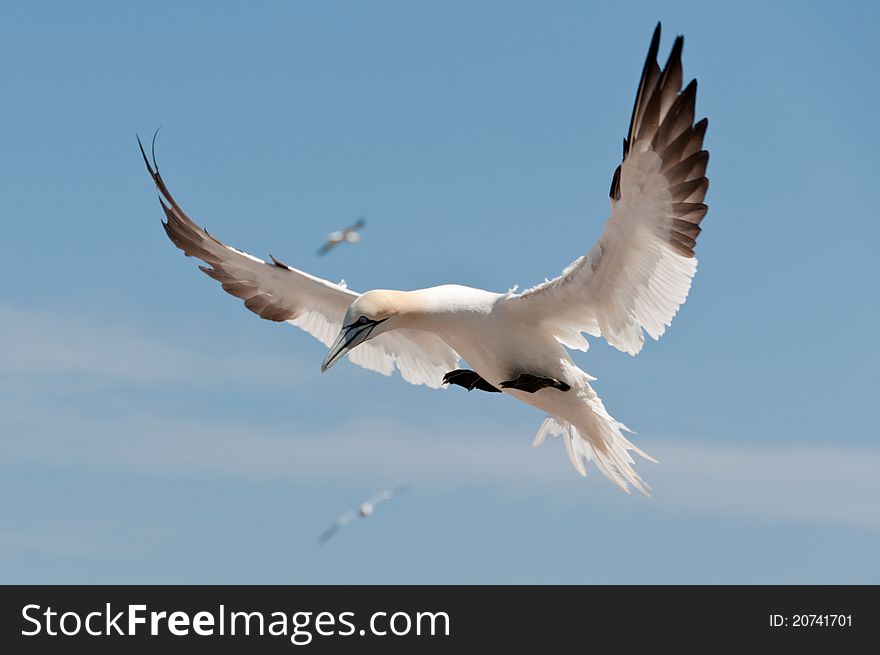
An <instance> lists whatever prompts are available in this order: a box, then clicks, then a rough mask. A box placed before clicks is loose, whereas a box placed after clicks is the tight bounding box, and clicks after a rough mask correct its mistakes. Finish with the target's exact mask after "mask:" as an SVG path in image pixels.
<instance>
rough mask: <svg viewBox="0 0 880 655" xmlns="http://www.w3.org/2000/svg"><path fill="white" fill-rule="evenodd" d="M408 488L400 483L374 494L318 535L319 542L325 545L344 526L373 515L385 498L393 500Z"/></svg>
mask: <svg viewBox="0 0 880 655" xmlns="http://www.w3.org/2000/svg"><path fill="white" fill-rule="evenodd" d="M408 488H409V487H408V486H406V485H400V486H397V487H392V488H391V489H383V490H382V491H380V492H379V493H377V494H376V495H375V496H372V497H371V498H369V499H367V500H365V501H364V502H362V503H361V504H360V505H359V506H358V508H357V509H355V510H351V511H350V512H345V513H344V514H343V515H342V516H340V517H339V518H338V519H336V521H335V522H334V523H333V525H331V526H330V527H329V528H327V529H326V530H324V532H322V533H321V536H320V537H318V543H319V544H321V545H322V546H323V545H324V544H326V543H327V542H328V541H329V540H330V537H332V536H333V535H334V534H336V533H337V532H339V530H340V529H342V528H344V527H345V526H346V525H348V524H349V523H351V522H352V521H353V520H354V519H356V518H362V519H365V518H367V517H369V516H372V514H373V510H375V509H376V505H378V504H379V503H381V502H382V501H383V500H391V499H392V498H394V497H395V496H397V495H398V494H402V493H403V492H404V491H406V490H407V489H408Z"/></svg>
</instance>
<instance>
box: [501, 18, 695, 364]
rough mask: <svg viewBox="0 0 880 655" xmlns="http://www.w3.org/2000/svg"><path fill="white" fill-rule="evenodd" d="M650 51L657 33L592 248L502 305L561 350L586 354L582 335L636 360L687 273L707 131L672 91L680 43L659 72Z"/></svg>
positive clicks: (691, 90)
mask: <svg viewBox="0 0 880 655" xmlns="http://www.w3.org/2000/svg"><path fill="white" fill-rule="evenodd" d="M659 44H660V24H659V23H658V24H657V28H656V30H655V31H654V37H653V39H652V40H651V46H650V48H649V50H648V57H647V59H646V61H645V67H644V70H643V71H642V79H641V82H640V84H639V90H638V93H637V94H636V101H635V106H634V107H633V113H632V119H631V121H630V128H629V134H628V136H627V138H626V139H624V142H623V163H622V164H621V165H620V166H618V167H617V170H616V171H615V172H614V177H613V179H612V182H611V194H610V195H611V216H610V218H609V219H608V222H607V223H606V225H605V230H604V231H603V232H602V235H601V236H600V238H599V241H598V242H597V243H596V244H595V245H594V246H593V248H592V250H590V252H589V253H587V254H586V255H585V256H583V257H581V258H579V259H578V260H576V261H575V262H574V263H572V264H571V265H570V266H569V267H568V268H566V269H565V271H563V273H562V275H561V276H559V277H557V278H556V279H554V280H549V281H547V282H544V283H543V284H540V285H538V286H536V287H533V288H531V289H529V290H527V291H525V292H523V293H522V294H521V295H517V296H512V297H511V298H510V299H509V302H510V306H511V307H512V308H515V310H516V311H520V312H525V313H527V314H528V315H529V316H530V317H532V318H533V319H534V320H536V321H540V322H542V323H543V324H544V325H546V326H547V327H548V328H549V329H550V330H551V332H552V333H553V334H554V335H555V336H556V338H557V339H558V340H559V341H560V342H562V343H563V344H565V345H566V346H569V347H571V348H576V349H579V350H586V349H587V347H588V344H587V341H586V340H585V339H584V337H583V335H582V333H583V332H586V333H588V334H591V335H593V336H602V337H604V338H605V339H606V340H607V341H608V343H610V344H611V345H612V346H614V347H615V348H617V349H618V350H622V351H624V352H627V353H629V354H631V355H634V354H636V353H637V352H639V350H641V349H642V346H643V345H644V342H645V339H644V335H643V333H642V331H643V330H644V331H645V332H647V333H648V334H649V335H650V336H651V337H652V338H653V339H659V338H660V336H661V335H662V334H663V332H664V331H665V330H666V328H667V327H668V326H669V325H670V323H671V322H672V318H673V317H674V316H675V314H676V312H677V311H678V308H679V307H680V306H681V305H682V303H684V301H685V298H686V297H687V294H688V291H689V290H690V286H691V280H692V279H693V276H694V273H695V272H696V269H697V260H696V258H695V257H694V246H695V245H696V239H697V236H698V235H699V233H700V222H701V221H702V220H703V217H704V216H705V215H706V209H707V208H706V205H705V204H704V203H703V200H704V198H705V196H706V190H707V189H708V187H709V181H708V179H707V178H706V176H705V173H706V165H707V163H708V161H709V153H708V152H707V151H705V150H703V136H704V135H705V133H706V126H707V125H708V121H707V120H706V119H705V118H704V119H702V120H701V121H699V122H697V123H694V107H695V103H696V94H697V81H696V80H692V81H691V82H690V83H689V84H688V85H687V86H686V87H685V88H684V89H683V90H681V85H682V66H681V51H682V46H683V45H684V38H683V37H681V36H679V37H677V38H676V39H675V43H674V45H673V47H672V52H671V54H670V55H669V60H668V61H667V63H666V66H665V68H664V69H663V70H662V71H661V70H660V67H659V66H658V64H657V50H658V47H659Z"/></svg>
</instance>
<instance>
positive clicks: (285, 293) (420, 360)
mask: <svg viewBox="0 0 880 655" xmlns="http://www.w3.org/2000/svg"><path fill="white" fill-rule="evenodd" d="M141 152H142V154H143V155H144V161H145V162H146V164H147V168H148V170H149V171H150V175H151V176H152V177H153V181H154V182H155V183H156V188H157V189H158V191H159V194H160V199H159V200H160V203H161V205H162V209H163V210H164V212H165V216H166V218H167V222H163V226H164V227H165V231H166V233H167V234H168V237H169V238H170V239H171V241H172V242H173V243H174V244H175V245H176V246H177V247H178V248H180V249H181V250H183V251H184V253H185V254H186V255H187V256H188V257H189V256H194V257H197V258H199V259H201V260H202V261H204V262H205V263H206V264H208V266H200V267H199V268H201V270H202V271H204V272H205V273H206V274H208V275H209V276H211V277H212V278H214V279H215V280H217V281H218V282H220V283H221V285H222V286H223V289H224V290H225V291H227V292H228V293H230V294H232V295H234V296H237V297H238V298H241V299H242V300H244V304H245V307H247V308H248V309H250V310H251V311H252V312H254V313H256V314H258V315H259V316H260V317H262V318H265V319H267V320H270V321H279V322H280V321H286V322H287V323H290V324H291V325H295V326H297V327H299V328H302V329H303V330H305V331H306V332H308V333H309V334H311V335H312V336H314V337H315V338H316V339H318V341H320V342H321V343H323V344H324V345H326V346H329V345H330V344H331V343H333V340H334V339H335V338H336V335H337V334H338V333H339V330H340V329H341V327H342V320H343V318H344V316H345V312H346V310H347V309H348V306H349V305H350V304H351V303H352V301H353V300H354V299H355V298H357V297H358V296H359V295H360V294H358V293H356V292H354V291H351V290H350V289H348V288H347V287H346V286H344V285H340V284H334V283H333V282H329V281H328V280H323V279H321V278H318V277H315V276H314V275H309V274H308V273H305V272H303V271H300V270H297V269H295V268H292V267H290V266H287V265H285V264H282V263H281V262H279V261H278V260H276V259H275V258H274V257H273V258H272V263H268V262H265V261H263V260H262V259H259V258H257V257H254V256H253V255H249V254H247V253H245V252H242V251H241V250H237V249H236V248H232V247H231V246H227V245H226V244H224V243H222V242H221V241H218V240H217V239H215V238H214V237H212V236H211V235H210V234H208V232H207V231H206V230H205V229H203V228H202V227H200V226H199V225H198V224H196V223H195V222H194V221H193V220H192V219H190V218H189V217H188V216H187V215H186V214H185V213H184V211H183V210H182V209H181V208H180V206H179V205H178V204H177V202H176V201H175V200H174V198H173V197H172V196H171V193H170V192H169V191H168V188H167V186H166V185H165V182H164V181H163V180H162V177H161V175H160V174H159V172H158V169H155V170H154V168H153V166H151V165H150V162H149V160H148V159H147V156H146V153H144V152H143V147H142V148H141ZM348 356H349V359H351V361H352V362H354V363H355V364H357V365H359V366H362V367H364V368H366V369H369V370H372V371H377V372H379V373H382V374H383V375H391V374H392V373H393V372H394V370H395V368H396V369H398V370H400V373H401V376H402V377H403V379H404V380H406V381H407V382H410V383H412V384H424V385H427V386H429V387H434V388H439V387H441V386H442V380H443V375H444V374H445V373H446V372H448V371H451V370H453V369H455V368H456V367H457V364H458V360H459V356H458V353H456V352H455V351H454V350H452V349H451V348H450V347H449V346H447V345H446V343H445V342H443V341H442V340H441V339H440V338H439V337H437V336H435V335H433V334H431V333H428V332H417V331H414V330H395V331H393V332H387V333H385V334H381V335H379V336H378V337H376V338H375V339H372V340H371V341H369V342H367V343H364V344H361V345H360V346H359V347H358V348H356V349H354V350H353V351H351V352H350V353H349V355H348Z"/></svg>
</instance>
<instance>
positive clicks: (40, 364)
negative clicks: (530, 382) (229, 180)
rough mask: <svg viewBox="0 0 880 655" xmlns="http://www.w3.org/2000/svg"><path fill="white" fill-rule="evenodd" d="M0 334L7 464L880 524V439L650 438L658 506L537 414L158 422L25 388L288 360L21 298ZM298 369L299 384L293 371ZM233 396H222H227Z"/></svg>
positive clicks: (166, 379) (0, 322) (213, 375)
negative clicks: (402, 487)
mask: <svg viewBox="0 0 880 655" xmlns="http://www.w3.org/2000/svg"><path fill="white" fill-rule="evenodd" d="M0 342H2V343H5V344H7V349H6V352H5V354H4V355H5V356H4V362H3V368H2V369H0V384H5V385H7V386H9V385H12V386H14V388H15V389H16V390H17V391H18V394H17V398H16V397H14V396H16V395H15V394H6V395H0V432H2V433H3V436H2V446H3V451H4V458H5V459H6V461H7V462H28V463H29V464H31V465H36V466H38V467H60V468H72V467H75V468H80V469H82V468H89V467H92V468H95V469H98V470H100V469H107V470H114V471H118V470H126V471H131V472H136V473H139V474H143V475H154V476H183V477H191V476H221V477H222V476H227V477H229V476H231V477H236V478H247V479H254V480H262V479H284V480H297V481H330V480H344V481H352V480H364V481H368V480H369V481H374V480H377V479H384V480H408V481H412V482H418V483H419V484H423V485H434V486H437V487H447V488H448V487H458V486H461V485H490V486H492V487H495V488H500V489H503V490H505V491H507V492H510V493H515V494H523V493H526V494H545V495H546V494H549V495H553V496H555V497H556V498H558V499H560V500H561V501H562V502H584V501H585V499H587V501H586V502H595V503H613V504H615V506H616V507H622V505H621V503H646V502H647V503H651V504H652V506H654V507H656V508H657V509H658V511H667V510H668V511H675V512H699V513H709V514H724V515H732V516H733V515H737V516H742V517H751V518H757V519H766V520H782V521H799V522H819V523H829V524H838V525H851V526H859V527H862V528H868V529H880V476H878V475H877V471H878V470H880V449H868V448H855V447H846V446H837V447H830V446H827V445H821V444H816V443H804V444H799V445H797V446H788V447H784V448H783V447H776V446H773V445H772V444H770V443H769V442H768V443H767V444H761V443H758V442H755V441H754V440H751V441H749V442H748V443H745V442H744V443H739V444H735V445H734V444H732V443H731V442H726V443H709V442H706V441H703V440H700V439H691V440H687V441H685V440H681V439H677V440H664V439H653V440H651V443H650V444H648V443H644V440H643V441H642V442H640V445H642V446H644V447H646V448H647V449H648V450H649V451H650V452H651V454H653V455H655V456H657V457H658V458H659V459H660V461H661V462H662V464H661V465H660V466H656V465H653V464H650V463H649V462H640V463H639V470H640V472H641V474H642V475H643V477H644V478H645V479H646V480H647V481H648V482H649V483H650V484H651V485H652V487H653V488H654V495H653V497H652V498H651V499H650V500H645V499H643V498H640V497H639V496H638V495H634V496H633V497H625V496H623V494H621V493H620V492H619V491H618V490H617V489H616V488H614V487H613V485H611V483H609V482H607V481H605V480H603V479H602V478H601V475H600V474H599V473H598V472H597V471H596V470H595V469H591V471H590V473H591V479H590V480H588V481H584V480H582V479H581V478H580V477H579V476H577V475H576V474H575V473H574V472H573V470H572V469H571V466H570V465H569V463H568V461H567V458H566V456H565V454H564V449H563V448H562V445H561V444H560V443H559V442H558V441H555V440H553V441H551V442H550V443H548V444H546V445H545V446H544V447H543V448H541V449H538V450H535V449H533V448H531V447H530V441H531V436H532V434H533V431H534V430H535V429H536V428H537V425H538V423H539V422H540V417H539V416H537V415H536V416H535V420H534V422H533V423H532V424H528V425H522V424H520V425H513V424H511V423H510V419H509V418H502V421H501V422H499V421H498V419H499V416H500V414H499V413H498V412H495V413H494V414H493V415H492V417H485V418H475V415H474V414H471V415H469V416H452V417H450V416H443V418H442V420H438V421H436V422H431V423H427V422H425V421H419V422H407V421H406V420H402V419H394V418H388V419H376V418H372V419H354V418H352V419H349V420H348V421H345V420H344V419H341V418H340V419H337V420H335V421H334V422H333V423H332V425H328V426H324V427H318V428H317V429H316V430H314V431H305V430H304V428H303V427H301V426H302V425H303V422H301V421H299V422H298V421H296V420H291V421H290V424H289V425H287V424H285V423H284V421H283V420H282V419H278V418H275V419H273V418H271V417H270V418H269V419H266V420H262V421H261V423H260V425H259V427H254V426H251V425H249V424H248V422H247V421H246V420H245V419H244V418H241V417H245V416H246V415H247V412H246V411H245V412H239V413H238V414H237V416H238V417H240V418H238V419H237V420H236V421H230V420H226V419H223V420H221V419H219V418H216V417H214V416H212V415H207V416H205V417H204V418H201V419H185V418H179V417H173V416H164V417H163V416H157V415H156V414H154V413H151V412H150V411H149V410H148V409H147V408H146V406H145V405H144V404H143V403H140V404H139V398H138V395H137V394H134V395H130V396H131V397H128V398H126V404H125V406H124V407H123V408H121V409H120V408H117V411H114V412H112V413H111V412H108V411H107V408H106V407H105V405H104V401H103V399H102V398H101V396H100V395H98V394H96V395H95V397H94V398H92V397H91V396H89V395H85V396H84V400H83V404H82V405H81V404H79V403H73V404H70V403H68V404H63V403H54V402H52V401H51V399H50V400H49V401H48V402H47V398H49V396H47V395H46V394H45V393H43V392H44V391H45V389H43V390H41V391H40V392H38V393H32V394H30V395H28V392H27V391H24V392H22V388H23V387H22V383H23V381H26V380H28V379H32V380H37V381H38V383H39V384H44V385H49V387H47V388H51V389H52V392H53V393H56V394H58V393H62V394H63V393H67V390H68V389H69V387H70V381H69V378H70V377H78V378H86V379H100V380H109V381H111V382H117V381H127V382H136V383H138V384H144V383H146V384H152V383H157V384H162V385H163V386H166V385H168V386H174V385H178V388H186V386H187V383H188V382H189V381H192V380H193V379H195V378H198V379H199V381H200V382H203V381H205V380H213V381H215V382H219V384H220V385H221V386H222V388H223V389H224V390H225V389H226V387H231V388H234V386H235V384H240V382H241V380H242V379H247V378H248V377H252V376H254V375H260V376H261V378H262V379H263V380H265V375H266V373H267V372H270V373H271V371H273V370H277V369H278V367H277V366H276V365H275V363H276V362H275V359H274V358H273V357H270V354H269V353H265V352H259V351H257V352H256V353H252V354H250V355H246V356H241V355H234V356H227V355H224V356H222V357H210V356H207V355H206V353H205V352H200V351H189V350H186V349H175V348H174V347H172V346H170V345H169V344H168V343H167V340H163V339H162V338H161V337H159V336H156V335H155V334H153V333H152V332H150V331H147V330H144V329H139V328H138V326H132V325H131V324H126V323H123V322H119V321H114V320H112V319H109V320H104V319H103V318H101V317H95V316H88V315H79V316H66V317H65V319H64V322H63V323H62V322H59V321H58V320H57V319H56V318H55V317H54V316H52V315H51V314H50V313H49V312H45V311H42V310H24V309H20V308H14V307H8V306H7V307H4V306H0ZM206 368H207V370H206ZM308 370H309V371H311V370H313V367H309V369H308ZM284 375H285V382H288V383H289V382H290V381H291V380H290V377H291V376H290V369H287V370H285V372H284ZM310 375H311V373H310ZM51 385H54V387H52V386H51ZM53 397H54V396H53ZM232 397H235V394H232V395H230V394H225V395H223V394H221V397H220V399H219V400H220V401H221V402H223V399H224V398H232ZM22 398H24V399H25V400H26V401H27V402H20V400H21V399H22ZM89 403H90V404H89ZM503 416H504V417H506V414H505V415H503ZM340 421H342V422H340ZM504 421H506V424H505V422H504ZM309 424H311V425H315V422H314V420H312V421H311V422H310V423H309ZM318 425H319V426H320V425H321V424H320V423H319V424H318ZM788 443H791V442H790V441H789V442H788ZM10 538H11V537H10Z"/></svg>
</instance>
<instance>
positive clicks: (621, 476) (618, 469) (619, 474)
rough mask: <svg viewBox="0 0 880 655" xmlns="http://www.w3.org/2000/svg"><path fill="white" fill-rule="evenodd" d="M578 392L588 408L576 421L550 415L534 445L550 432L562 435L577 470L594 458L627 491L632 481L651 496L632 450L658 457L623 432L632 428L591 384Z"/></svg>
mask: <svg viewBox="0 0 880 655" xmlns="http://www.w3.org/2000/svg"><path fill="white" fill-rule="evenodd" d="M578 392H579V393H578V395H579V396H581V400H583V401H585V405H586V406H585V407H584V409H585V410H587V411H583V412H580V414H581V416H580V417H579V420H578V421H577V425H575V424H573V423H572V422H570V421H567V420H564V419H562V418H558V417H556V416H547V418H546V419H545V420H544V422H543V423H542V424H541V427H540V428H539V429H538V434H537V435H535V441H534V443H533V444H532V445H533V446H534V447H536V448H537V447H538V446H540V445H541V444H542V443H544V441H546V440H547V437H549V436H558V437H562V440H563V442H564V443H565V450H566V452H568V457H569V459H570V460H571V463H572V464H573V465H574V468H575V469H576V470H577V472H578V473H580V474H581V475H586V474H587V468H586V464H587V462H593V463H594V464H595V465H596V468H598V469H599V470H600V471H601V472H602V473H603V474H604V475H605V476H606V477H607V478H608V479H609V480H611V481H612V482H614V483H615V484H616V485H617V486H619V487H620V488H621V489H623V490H624V491H625V492H627V493H629V485H632V486H633V487H635V488H636V489H638V490H639V491H641V492H642V493H643V494H645V495H646V496H649V495H650V490H651V487H649V486H648V485H647V484H646V483H645V482H644V481H643V480H642V479H641V478H640V477H639V475H638V473H636V471H635V469H634V468H633V464H634V463H635V462H634V461H633V458H632V456H631V455H630V453H629V451H630V450H632V451H633V452H635V453H637V454H639V455H641V456H642V457H644V458H645V459H647V460H648V461H651V462H655V463H656V462H657V460H656V459H654V458H653V457H651V456H650V455H648V454H647V453H645V452H644V451H642V450H641V449H639V448H638V447H636V446H635V445H634V444H633V443H632V442H631V441H630V440H629V439H627V438H626V437H625V436H623V433H624V432H632V430H630V429H629V428H627V427H626V426H625V425H624V424H623V423H621V422H619V421H616V420H615V419H614V418H612V417H611V415H610V414H608V412H607V411H606V410H605V406H604V405H603V404H602V401H601V399H600V398H599V397H598V396H597V395H596V392H595V391H593V389H592V388H591V387H590V386H589V385H588V384H585V385H584V388H582V389H579V390H578Z"/></svg>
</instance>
